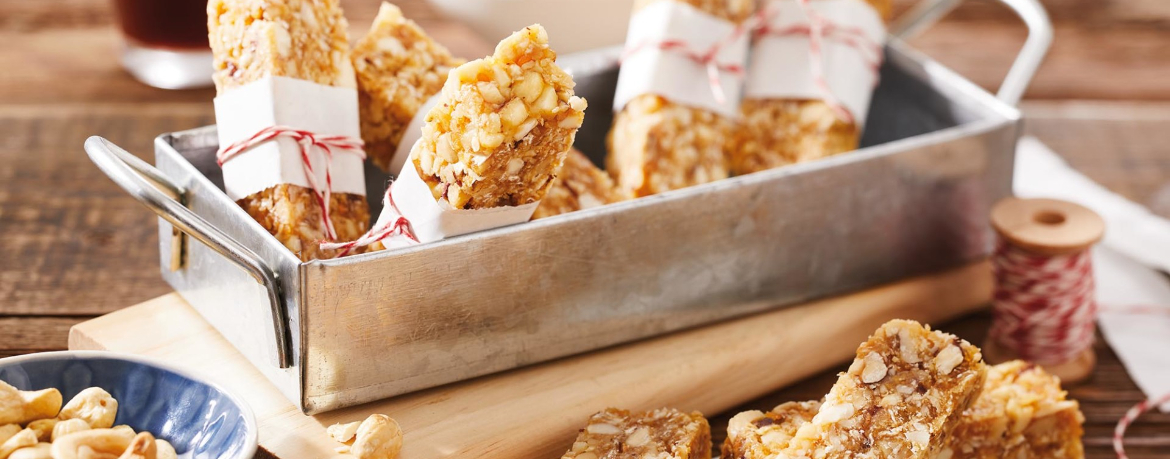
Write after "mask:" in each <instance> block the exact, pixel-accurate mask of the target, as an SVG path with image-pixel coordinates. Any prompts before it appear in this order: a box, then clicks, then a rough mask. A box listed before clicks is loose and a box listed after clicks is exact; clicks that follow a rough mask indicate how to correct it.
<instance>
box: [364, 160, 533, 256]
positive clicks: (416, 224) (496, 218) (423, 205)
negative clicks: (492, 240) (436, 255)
mask: <svg viewBox="0 0 1170 459" xmlns="http://www.w3.org/2000/svg"><path fill="white" fill-rule="evenodd" d="M390 195H391V197H392V198H393V199H394V204H395V205H397V206H398V210H399V211H401V212H402V216H403V217H406V219H407V220H410V225H411V227H412V228H413V229H414V235H415V237H417V238H418V241H419V242H421V243H426V242H433V241H439V240H442V239H445V238H448V237H453V236H458V235H461V234H468V233H474V232H476V231H483V230H489V229H492V228H499V227H501V226H508V225H514V224H517V223H524V222H526V221H528V220H530V219H531V218H532V213H533V212H535V211H536V207H537V206H539V205H540V202H539V201H537V202H533V203H529V204H524V205H522V206H515V207H493V208H490V209H453V208H451V206H450V204H448V203H447V202H446V201H444V202H442V203H440V202H438V201H436V200H435V197H434V195H432V194H431V189H430V187H428V186H427V184H426V182H424V181H423V180H422V178H420V177H419V176H418V170H417V169H415V167H414V165H413V164H410V163H407V164H406V166H405V167H403V168H402V173H401V174H400V175H399V176H398V179H397V180H395V181H394V183H393V184H392V185H391V187H390ZM397 218H398V215H395V214H394V210H393V209H392V208H390V207H389V206H386V207H385V208H383V209H382V213H381V215H378V221H377V222H376V223H374V226H373V227H374V228H381V227H383V226H384V225H385V224H386V223H390V222H393V221H394V220H395V219H397ZM404 239H405V238H404V237H402V236H393V237H392V238H387V239H386V240H383V241H382V244H383V245H385V246H386V247H387V248H391V247H398V246H401V245H404V244H403V240H404Z"/></svg>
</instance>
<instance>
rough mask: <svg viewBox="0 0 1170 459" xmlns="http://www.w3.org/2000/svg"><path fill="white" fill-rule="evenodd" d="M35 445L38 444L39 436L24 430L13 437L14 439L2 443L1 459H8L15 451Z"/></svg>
mask: <svg viewBox="0 0 1170 459" xmlns="http://www.w3.org/2000/svg"><path fill="white" fill-rule="evenodd" d="M35 444H37V434H36V433H33V431H31V430H28V429H24V430H22V431H20V432H17V433H16V435H13V436H12V438H9V439H7V440H4V443H0V459H7V458H8V455H9V454H12V452H13V451H16V450H18V449H21V448H24V447H26V446H32V445H35Z"/></svg>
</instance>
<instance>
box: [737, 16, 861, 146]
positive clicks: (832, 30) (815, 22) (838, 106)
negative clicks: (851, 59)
mask: <svg viewBox="0 0 1170 459" xmlns="http://www.w3.org/2000/svg"><path fill="white" fill-rule="evenodd" d="M796 1H797V2H798V3H799V4H800V6H801V8H803V9H804V13H805V15H806V16H808V20H809V23H808V24H794V25H791V26H788V27H784V28H780V29H774V28H772V27H771V26H769V25H768V23H769V22H770V21H769V20H765V21H764V22H763V24H762V25H761V26H760V28H759V30H757V31H756V36H757V37H762V36H775V37H792V36H807V37H808V54H809V71H810V72H811V73H812V79H813V84H814V85H816V86H817V89H819V90H820V91H821V97H822V98H823V99H824V102H825V105H828V106H829V109H831V110H832V111H833V113H834V114H836V115H837V117H838V118H840V119H841V120H842V121H845V122H847V123H851V124H852V123H855V120H856V118H855V117H854V116H853V114H852V113H850V112H849V109H848V108H846V107H845V105H844V104H842V103H841V101H840V100H839V99H838V98H837V96H836V95H835V94H833V90H832V88H830V87H829V81H828V79H827V78H825V69H824V62H823V56H822V51H823V48H824V42H825V41H836V42H839V43H842V44H844V45H846V46H849V47H851V48H853V49H856V50H857V51H858V52H859V53H860V54H861V58H862V59H863V60H864V62H865V66H866V68H867V69H869V70H870V71H871V72H873V75H874V82H875V84H876V82H877V76H878V72H879V70H880V69H881V65H882V60H883V58H884V55H883V54H882V46H881V45H880V44H878V43H875V42H874V41H873V40H870V39H869V37H868V36H866V34H865V31H864V30H862V29H861V28H860V27H854V26H843V25H840V24H837V23H836V22H833V21H832V20H830V19H829V18H827V17H825V16H824V15H822V14H820V13H819V12H817V11H816V10H815V9H813V8H812V6H811V5H809V0H796ZM775 14H776V13H768V14H767V16H768V19H770V16H773V15H775Z"/></svg>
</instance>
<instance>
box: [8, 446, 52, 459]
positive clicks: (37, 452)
mask: <svg viewBox="0 0 1170 459" xmlns="http://www.w3.org/2000/svg"><path fill="white" fill-rule="evenodd" d="M52 449H53V446H52V445H50V444H48V443H37V444H35V445H32V446H26V447H24V448H21V449H18V450H16V451H13V452H12V454H9V455H8V459H52V458H53V456H52V454H50V453H49V451H50V450H52Z"/></svg>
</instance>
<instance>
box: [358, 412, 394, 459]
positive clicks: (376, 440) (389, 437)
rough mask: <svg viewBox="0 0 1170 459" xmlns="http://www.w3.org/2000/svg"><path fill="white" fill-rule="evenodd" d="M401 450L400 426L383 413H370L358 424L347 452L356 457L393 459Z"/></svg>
mask: <svg viewBox="0 0 1170 459" xmlns="http://www.w3.org/2000/svg"><path fill="white" fill-rule="evenodd" d="M401 450H402V428H401V427H399V426H398V422H396V421H394V419H391V418H390V416H386V415H384V414H371V415H370V417H368V418H366V420H365V421H362V425H360V426H358V430H357V438H356V439H355V440H354V441H353V445H350V447H349V453H350V454H352V455H354V456H357V457H358V459H395V458H397V457H398V452H399V451H401Z"/></svg>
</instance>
